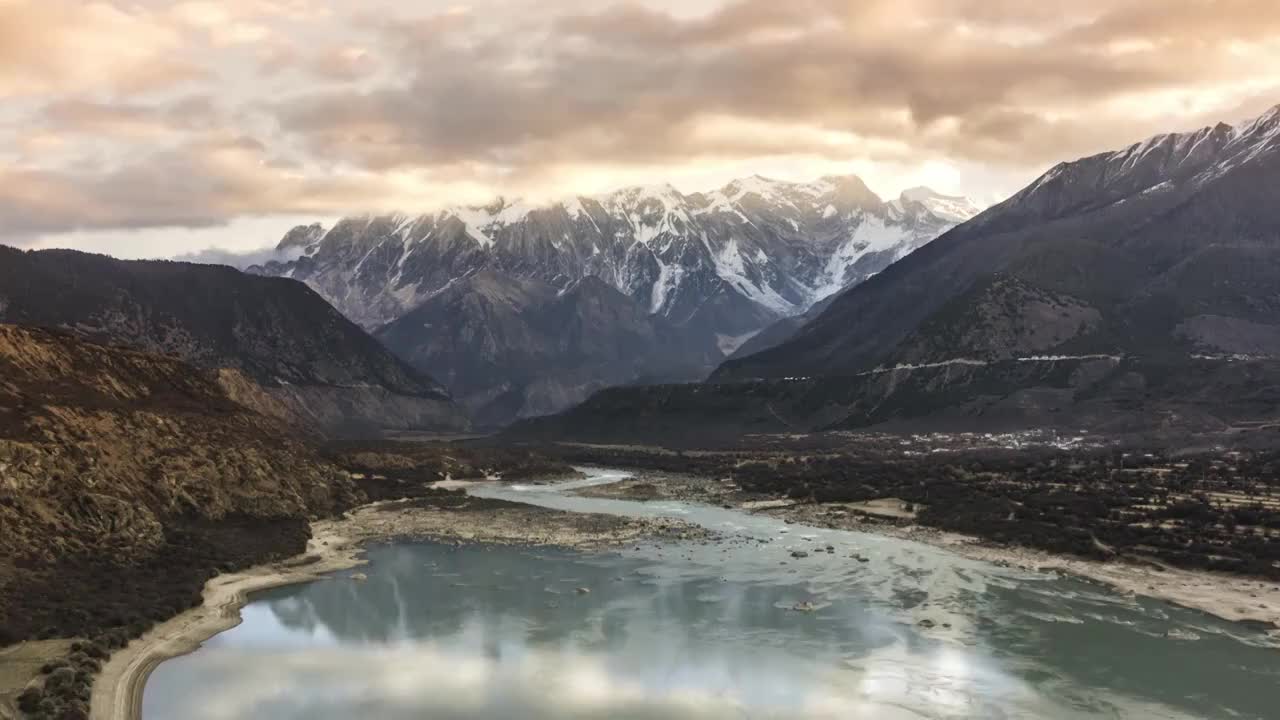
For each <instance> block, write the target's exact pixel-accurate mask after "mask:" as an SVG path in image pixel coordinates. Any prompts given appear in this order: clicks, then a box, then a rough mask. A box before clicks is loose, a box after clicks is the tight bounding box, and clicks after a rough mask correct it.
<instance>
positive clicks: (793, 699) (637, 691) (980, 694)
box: [144, 543, 1280, 720]
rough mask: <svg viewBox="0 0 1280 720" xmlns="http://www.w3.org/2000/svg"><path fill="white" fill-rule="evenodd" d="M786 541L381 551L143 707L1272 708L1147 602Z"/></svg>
mask: <svg viewBox="0 0 1280 720" xmlns="http://www.w3.org/2000/svg"><path fill="white" fill-rule="evenodd" d="M783 550H784V549H783V548H772V547H769V546H765V545H761V546H756V545H754V544H747V543H741V544H737V545H729V546H728V547H717V546H707V547H703V546H690V547H687V548H683V549H681V550H680V551H679V552H674V551H672V550H671V549H666V550H664V551H662V552H664V554H666V555H667V557H663V558H657V557H656V553H658V552H659V551H658V550H653V549H650V550H643V551H639V552H629V553H627V554H625V555H616V554H610V555H583V554H577V553H572V552H565V551H556V550H541V549H539V550H527V549H518V548H490V547H463V548H453V547H448V546H442V545H435V544H424V545H397V546H388V547H379V548H376V549H374V550H372V551H371V552H370V558H371V561H372V563H371V565H370V567H368V568H365V569H363V572H365V573H367V575H368V580H367V581H364V582H359V581H355V580H352V579H350V577H349V575H350V573H345V574H341V575H339V576H338V577H336V578H334V579H331V580H327V581H321V582H316V583H312V584H310V585H305V586H295V587H290V588H282V589H279V590H276V591H271V592H268V593H264V594H262V595H260V596H257V597H256V598H255V601H254V602H253V603H251V604H250V605H249V606H248V607H246V608H245V609H244V623H243V624H242V625H240V626H239V627H237V628H235V629H234V630H232V631H229V632H227V633H224V634H222V635H220V636H218V637H216V638H213V639H212V640H211V641H210V642H209V643H207V645H206V647H205V648H204V649H202V650H201V651H199V652H197V653H195V654H192V655H189V656H186V657H183V658H178V659H175V660H173V661H170V662H166V663H164V664H163V665H161V667H160V668H158V669H157V671H156V673H155V674H154V675H153V677H152V679H151V681H150V682H149V683H148V685H147V688H146V694H145V698H144V718H145V719H146V720H165V719H168V718H194V719H197V720H198V719H200V718H208V719H210V720H214V719H232V718H235V719H242V718H321V719H327V718H335V719H336V718H344V719H345V718H352V717H365V718H389V719H393V720H394V719H398V718H534V719H540V718H635V719H637V720H639V719H644V718H688V719H691V720H692V719H695V718H743V717H750V718H858V717H866V718H899V717H901V718H921V717H927V718H971V717H972V718H1085V717H1090V718H1091V717H1134V718H1183V717H1219V716H1221V717H1227V716H1234V717H1266V713H1268V712H1269V711H1270V710H1271V709H1272V708H1274V707H1276V706H1277V703H1280V690H1278V689H1277V687H1278V686H1280V683H1278V682H1277V679H1278V678H1280V658H1277V653H1276V652H1275V651H1274V650H1271V649H1265V648H1256V647H1250V646H1247V645H1243V644H1241V643H1239V642H1237V641H1235V640H1234V639H1232V638H1230V637H1228V636H1226V635H1224V634H1221V633H1218V634H1213V633H1211V632H1209V631H1207V630H1206V633H1205V637H1204V639H1203V640H1201V641H1199V642H1181V643H1179V642H1174V641H1171V640H1169V639H1166V638H1164V637H1163V633H1164V632H1165V630H1166V628H1167V627H1168V624H1169V621H1168V620H1161V619H1160V618H1159V617H1157V616H1154V615H1153V614H1152V612H1153V611H1156V610H1157V608H1155V607H1150V608H1147V607H1144V606H1143V605H1142V604H1141V603H1137V602H1135V601H1132V600H1126V599H1122V598H1115V597H1113V596H1109V595H1107V594H1105V593H1100V592H1098V591H1096V589H1094V588H1091V587H1089V586H1087V585H1083V584H1079V583H1064V582H1054V583H1040V584H1039V585H1037V584H1034V583H1033V584H1027V583H1020V582H1009V583H1007V584H1001V583H1000V582H999V581H998V579H992V578H983V579H981V580H979V579H978V578H976V577H972V576H970V577H968V578H967V580H966V579H964V578H961V579H959V580H957V579H955V578H950V579H948V580H947V582H946V583H945V584H944V585H945V587H947V588H949V590H948V591H947V592H945V593H944V592H940V591H939V588H938V587H937V583H934V584H929V583H928V582H925V581H926V580H927V578H926V577H925V576H920V577H918V578H916V580H915V585H914V586H908V585H901V584H895V583H899V582H900V580H894V581H893V582H890V581H889V579H887V578H885V577H879V578H875V577H874V575H873V574H872V573H871V571H866V570H859V569H858V568H856V567H851V565H857V563H849V562H848V561H847V560H846V561H844V562H837V558H835V557H834V556H833V557H832V558H831V559H830V560H827V559H824V558H815V560H816V561H818V562H816V563H814V564H811V565H808V566H805V570H804V572H803V573H795V572H791V571H793V570H795V569H796V568H795V566H794V565H786V566H784V565H780V564H779V563H780V562H785V561H784V560H779V559H778V554H779V553H781V552H783ZM826 563H830V565H831V567H828V566H827V565H826ZM841 567H843V568H846V569H845V570H843V571H840V570H838V568H841ZM908 569H911V568H908ZM916 569H917V570H918V569H919V568H918V567H917V568H916ZM932 572H937V571H936V570H934V571H932ZM960 572H966V571H964V570H960ZM968 572H977V571H976V570H972V569H970V570H968ZM867 584H874V585H880V584H884V585H886V587H888V588H889V589H888V590H886V591H884V592H870V591H869V590H868V589H866V588H864V587H863V586H865V585H867ZM911 587H914V588H915V590H916V592H915V594H912V593H909V592H903V591H905V590H908V589H910V588H911ZM922 588H923V589H922ZM583 590H585V591H587V592H583ZM864 590H866V591H864ZM798 603H811V604H812V607H814V608H816V609H815V610H813V611H812V612H805V611H797V610H795V609H793V608H794V607H796V606H797V604H798ZM920 612H928V613H931V614H932V617H934V618H936V621H937V623H938V624H937V626H936V627H935V628H934V629H933V630H931V631H927V632H922V631H921V630H920V629H919V628H917V627H916V625H915V620H914V618H916V617H917V616H918V614H919V613H920ZM1090 614H1092V615H1096V616H1097V617H1090V616H1089V615H1090ZM1195 617H1196V619H1197V621H1201V626H1202V627H1204V628H1211V629H1221V628H1229V627H1230V626H1226V625H1225V624H1215V623H1212V622H1209V621H1204V620H1205V619H1203V618H1201V617H1200V616H1195ZM943 624H946V625H950V626H951V627H950V628H946V627H943ZM1224 632H1225V630H1224Z"/></svg>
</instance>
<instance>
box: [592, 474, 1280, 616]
mask: <svg viewBox="0 0 1280 720" xmlns="http://www.w3.org/2000/svg"><path fill="white" fill-rule="evenodd" d="M577 494H579V495H583V496H586V497H597V498H615V499H624V500H639V501H653V500H681V501H693V502H702V503H707V504H711V505H719V506H722V507H731V508H734V509H738V510H742V511H744V512H751V513H758V514H763V515H769V516H771V517H776V518H779V519H782V520H785V521H786V522H790V523H797V524H802V525H810V526H815V527H824V528H830V529H837V530H852V531H857V532H866V533H873V534H877V535H884V536H888V537H894V538H898V539H903V540H911V541H914V542H919V543H924V544H926V545H931V546H933V547H937V548H940V549H943V550H947V551H948V552H951V553H954V554H956V555H959V556H961V557H965V558H969V559H971V560H978V561H982V562H989V563H993V564H998V565H1006V566H1010V567H1016V568H1020V569H1024V570H1030V571H1035V572H1059V573H1064V574H1069V575H1073V576H1076V577H1079V578H1083V579H1086V580H1090V581H1093V582H1098V583H1102V584H1104V585H1107V586H1109V587H1111V588H1114V589H1115V590H1117V591H1118V592H1121V593H1124V594H1129V595H1143V596H1147V597H1151V598H1154V599H1157V600H1161V601H1164V602H1168V603H1172V604H1175V605H1179V606H1182V607H1186V608H1191V609H1194V610H1199V611H1201V612H1205V613H1208V614H1210V615H1213V616H1215V617H1219V618H1222V619H1224V620H1229V621H1231V622H1241V623H1248V624H1253V625H1257V626H1260V627H1264V628H1268V629H1269V630H1270V632H1271V633H1272V634H1274V635H1277V636H1280V583H1276V582H1270V581H1267V580H1262V579H1253V578H1248V577H1243V576H1239V575H1228V574H1225V573H1215V572H1209V571H1203V570H1184V569H1180V568H1175V567H1171V566H1169V565H1167V564H1164V563H1160V562H1158V561H1153V560H1143V561H1135V560H1129V559H1123V558H1122V559H1116V560H1111V561H1101V560H1090V559H1086V558H1076V557H1070V556H1066V555H1057V554H1053V553H1048V552H1043V551H1040V550H1035V549H1032V548H1025V547H1019V546H1011V545H1000V544H995V543H992V542H989V541H986V540H983V539H981V538H978V537H974V536H970V535H963V534H960V533H954V532H947V531H944V530H937V529H934V528H928V527H923V526H921V525H916V524H913V523H912V520H913V518H914V515H915V513H914V511H912V510H909V509H907V504H906V503H901V502H899V501H893V500H892V499H886V500H883V501H872V502H857V503H853V502H850V503H814V502H810V501H796V500H788V499H781V498H776V497H771V496H767V495H761V494H758V493H751V492H748V491H745V490H743V489H742V488H741V487H740V486H738V485H737V484H736V483H734V482H733V481H731V480H727V479H718V480H717V479H710V478H704V477H698V476H694V475H684V474H676V473H660V472H651V471H650V472H646V471H637V473H636V475H635V477H633V478H629V479H627V480H623V481H621V482H618V483H614V484H610V485H598V486H593V487H589V488H584V489H582V490H579V491H577Z"/></svg>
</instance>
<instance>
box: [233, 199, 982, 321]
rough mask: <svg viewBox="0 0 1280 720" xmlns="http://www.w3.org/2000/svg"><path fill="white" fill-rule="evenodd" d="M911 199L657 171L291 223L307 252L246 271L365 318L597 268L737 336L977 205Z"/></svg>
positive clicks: (868, 271) (559, 281)
mask: <svg viewBox="0 0 1280 720" xmlns="http://www.w3.org/2000/svg"><path fill="white" fill-rule="evenodd" d="M911 196H912V197H913V198H915V197H918V198H919V200H913V201H912V202H913V204H912V206H911V207H910V208H908V209H907V210H906V211H904V209H903V208H902V203H901V202H899V201H894V202H891V203H886V202H884V201H882V200H880V198H879V197H877V196H876V195H875V194H874V193H873V192H871V190H870V189H868V188H867V186H866V184H865V183H863V181H862V180H861V179H860V178H858V177H857V176H854V175H847V176H836V177H826V178H822V179H820V180H817V181H813V182H808V183H797V182H789V181H784V180H776V179H771V178H766V177H762V176H759V175H753V176H751V177H746V178H740V179H737V180H734V181H733V182H730V183H728V184H727V185H725V186H724V187H723V188H722V189H720V190H715V191H711V192H707V193H693V194H689V195H686V194H683V193H681V192H680V191H679V190H677V189H676V188H675V187H672V186H671V185H670V184H666V183H663V184H657V185H646V186H637V187H629V188H624V189H621V190H617V191H615V192H612V193H608V194H605V195H600V196H596V197H575V198H568V199H565V200H563V201H561V202H557V203H552V204H546V205H536V204H530V203H528V202H526V201H522V200H513V199H506V198H499V199H497V200H495V201H494V202H492V203H489V204H486V205H467V206H453V207H448V208H445V209H442V210H439V211H436V212H433V213H429V214H423V215H418V216H412V215H404V214H395V215H386V216H380V217H379V216H374V217H368V218H358V219H356V218H353V219H348V220H343V221H340V222H339V223H338V224H337V225H336V226H335V227H334V228H333V229H332V230H329V231H327V232H326V231H325V230H324V229H323V228H320V227H319V226H306V227H302V228H298V229H295V230H294V231H291V232H290V233H289V235H287V236H286V238H285V240H284V241H282V245H283V246H287V247H289V248H298V249H300V250H301V252H297V253H293V254H291V257H298V256H299V255H301V256H303V257H302V258H301V259H300V260H297V261H292V262H277V263H270V264H268V265H266V266H263V267H260V268H257V269H256V270H255V271H257V272H262V273H266V274H275V275H288V276H290V277H293V278H295V279H298V280H302V281H304V282H307V283H308V284H310V285H311V286H312V287H313V288H315V289H316V290H317V291H318V292H320V294H321V295H323V296H324V297H325V298H327V299H329V300H330V301H331V302H332V303H333V304H334V305H335V306H337V307H338V309H340V310H341V311H342V312H344V313H345V314H346V315H347V316H348V317H350V318H352V319H353V320H355V321H356V322H358V323H360V324H362V325H365V326H366V327H378V326H381V325H382V324H385V323H387V322H390V321H393V320H395V319H397V318H399V317H401V316H403V315H404V314H405V313H406V312H409V311H411V310H413V309H414V308H416V307H418V306H420V305H421V304H422V303H424V302H426V301H428V300H429V299H431V298H432V297H434V296H435V295H436V294H438V293H440V292H442V291H443V290H444V289H446V288H448V287H449V286H450V285H451V284H452V283H454V282H455V281H457V280H458V279H460V278H464V277H467V276H469V275H471V274H473V273H475V272H477V271H479V270H482V269H485V268H491V269H492V268H496V269H499V270H501V271H502V272H504V273H507V274H510V275H512V276H514V277H519V278H525V279H529V280H536V281H538V282H542V283H546V284H548V285H550V286H552V287H554V288H556V289H558V290H562V289H564V288H567V287H569V286H571V285H572V284H573V283H576V282H578V281H580V280H582V279H583V278H584V277H596V278H599V279H600V280H602V281H603V282H605V283H607V284H609V285H611V286H612V287H614V288H616V289H617V290H618V291H620V292H622V293H623V294H624V295H627V296H628V297H630V298H632V299H633V300H634V301H635V302H636V303H637V304H638V305H639V306H640V307H641V308H643V309H644V310H645V311H647V312H649V313H651V314H655V315H661V316H663V317H664V318H666V319H668V320H670V321H672V322H675V323H676V324H677V325H687V324H690V323H694V324H698V325H700V326H701V325H705V326H706V327H708V328H711V329H712V330H714V332H715V333H718V334H723V335H726V336H734V337H737V336H742V335H743V334H744V333H749V332H752V331H754V330H758V329H760V328H761V327H762V326H764V325H765V324H768V323H770V322H772V321H774V320H776V319H778V318H780V317H784V316H790V315H796V314H800V313H803V312H805V311H807V310H808V309H809V308H810V307H811V306H812V305H813V303H815V302H817V301H819V300H821V299H822V298H824V297H826V296H829V295H830V294H832V293H836V292H839V291H841V290H843V289H845V288H847V287H849V286H851V285H854V284H857V283H859V282H861V281H863V280H865V279H866V278H868V277H870V276H871V275H874V274H876V273H878V272H879V271H881V270H883V269H884V268H885V267H886V266H888V265H889V264H890V263H892V262H894V261H896V260H898V259H899V258H901V257H903V256H905V255H906V254H907V253H909V252H911V251H913V250H914V249H916V248H918V247H920V246H922V245H924V244H925V243H927V242H929V241H931V240H932V239H933V238H935V237H937V236H938V235H939V234H941V233H942V232H944V231H946V230H947V229H949V228H950V227H951V226H953V225H955V224H956V223H957V222H960V221H961V220H963V219H966V218H967V217H969V216H970V215H972V213H973V212H976V209H975V208H973V206H972V203H970V202H969V201H967V200H965V199H964V198H953V197H948V196H945V195H941V194H939V193H934V192H932V191H928V192H925V191H912V193H911Z"/></svg>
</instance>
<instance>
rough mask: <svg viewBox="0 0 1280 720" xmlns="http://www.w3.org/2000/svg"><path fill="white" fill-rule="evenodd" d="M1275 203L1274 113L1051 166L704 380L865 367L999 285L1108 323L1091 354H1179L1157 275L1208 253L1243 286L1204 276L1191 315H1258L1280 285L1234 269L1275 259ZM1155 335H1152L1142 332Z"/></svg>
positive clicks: (1278, 231)
mask: <svg viewBox="0 0 1280 720" xmlns="http://www.w3.org/2000/svg"><path fill="white" fill-rule="evenodd" d="M1278 191H1280V108H1278V109H1276V110H1273V111H1271V112H1270V113H1268V114H1267V115H1264V116H1262V117H1261V118H1259V119H1257V120H1256V121H1254V122H1252V123H1248V124H1246V125H1244V126H1242V127H1241V128H1239V129H1231V128H1228V127H1226V126H1221V125H1220V126H1218V127H1215V128H1206V129H1204V130H1201V131H1198V132H1195V133H1188V134H1182V135H1176V134H1175V135H1165V136H1160V137H1157V138H1153V139H1151V140H1148V141H1146V142H1144V143H1139V144H1137V145H1134V146H1132V147H1130V148H1127V149H1125V150H1121V151H1119V152H1115V153H1104V154H1100V155H1096V156H1093V157H1089V158H1085V159H1083V160H1079V161H1076V162H1074V163H1064V164H1060V165H1058V166H1056V167H1054V168H1053V169H1051V170H1050V171H1049V172H1048V173H1046V174H1045V175H1044V176H1042V177H1041V178H1040V179H1038V180H1037V181H1036V182H1034V183H1033V184H1032V185H1030V186H1028V187H1027V188H1026V189H1024V190H1022V191H1021V192H1019V193H1018V194H1016V195H1014V196H1013V197H1011V198H1010V199H1008V200H1007V201H1005V202H1003V203H1001V204H1000V205H997V206H995V207H993V208H991V209H990V210H988V211H986V212H984V213H982V214H981V215H979V216H978V217H976V218H974V219H973V220H971V221H969V222H967V223H964V224H962V225H960V226H958V227H956V228H955V229H953V230H951V231H950V232H948V233H946V234H944V235H943V236H942V237H940V238H938V239H937V240H935V241H934V242H933V243H930V244H929V245H927V246H925V247H924V248H921V249H920V250H918V251H917V252H915V253H913V254H912V255H910V256H908V257H907V258H905V259H903V260H902V261H901V262H898V263H896V264H894V265H892V266H890V267H888V268H887V269H886V270H885V271H884V272H882V273H880V274H879V275H877V276H875V277H873V278H871V279H870V280H868V281H867V282H865V283H863V284H862V285H860V286H858V287H856V288H853V289H851V290H850V291H848V292H846V293H845V294H843V295H842V296H840V297H839V298H837V299H836V300H835V301H834V302H833V303H832V304H831V306H830V307H829V308H828V309H827V310H826V311H825V312H823V313H822V314H821V315H820V316H819V317H817V318H816V319H815V320H814V321H813V322H811V323H809V324H808V325H806V326H805V327H804V328H802V329H801V330H800V331H799V332H797V333H796V334H795V335H794V336H793V337H792V339H791V340H790V341H788V342H786V343H784V344H782V345H780V346H777V347H774V348H772V349H769V350H766V351H764V352H762V353H759V354H757V355H755V356H751V357H747V358H741V359H738V360H731V361H730V362H727V363H726V364H725V365H724V366H723V367H722V368H721V369H720V370H719V371H718V372H717V373H716V375H715V379H717V380H733V379H742V378H753V377H783V376H795V375H840V374H849V373H854V372H857V371H859V370H863V369H867V368H870V367H873V366H875V365H876V364H878V363H880V362H883V361H885V360H887V359H889V358H890V357H891V355H892V354H893V351H894V348H895V346H897V345H898V343H900V342H901V341H902V340H903V339H905V338H906V337H907V336H908V335H909V334H911V333H912V332H913V331H916V330H917V329H919V328H920V327H921V325H922V323H924V322H925V321H926V319H928V318H930V316H932V315H934V313H936V312H938V311H940V310H941V309H942V308H943V307H944V306H945V305H946V304H947V303H948V302H950V301H952V300H954V299H955V298H957V297H959V296H960V295H961V294H963V293H965V292H966V291H968V290H970V289H971V288H973V287H974V286H975V285H976V284H978V283H980V282H983V281H984V279H985V278H989V277H990V276H991V275H992V274H993V273H997V272H1003V273H1007V274H1010V275H1013V276H1015V277H1018V278H1019V279H1021V280H1023V281H1025V282H1026V283H1029V284H1030V285H1033V286H1037V287H1041V288H1044V289H1046V290H1052V291H1053V292H1057V293H1062V294H1066V295H1070V296H1072V297H1074V298H1075V299H1076V301H1078V302H1080V303H1083V304H1084V305H1085V306H1088V307H1091V308H1093V309H1094V310H1096V311H1097V312H1099V313H1100V314H1102V315H1103V316H1105V318H1104V322H1101V323H1100V324H1099V327H1100V328H1101V329H1105V331H1106V332H1105V333H1104V334H1105V336H1106V337H1105V340H1103V339H1102V337H1101V336H1100V337H1099V342H1100V345H1098V347H1097V349H1100V350H1103V349H1109V350H1111V351H1116V352H1126V353H1135V354H1149V353H1152V352H1166V351H1167V352H1174V351H1183V350H1186V349H1187V347H1186V345H1185V343H1183V342H1182V341H1181V339H1180V336H1178V335H1177V334H1176V333H1173V332H1172V328H1173V327H1176V326H1177V325H1178V324H1179V323H1181V322H1183V321H1185V320H1188V319H1190V317H1189V316H1187V315H1186V311H1185V308H1183V309H1178V310H1176V312H1175V310H1174V309H1172V308H1170V307H1169V305H1168V303H1167V301H1168V299H1169V298H1168V293H1167V292H1166V293H1164V298H1163V300H1164V301H1163V302H1161V303H1160V305H1159V306H1157V305H1156V304H1155V303H1154V302H1153V298H1155V297H1156V295H1157V294H1158V292H1157V289H1158V288H1161V287H1164V288H1177V284H1176V283H1173V281H1172V279H1171V277H1169V276H1168V274H1169V273H1174V272H1184V271H1185V268H1186V267H1188V263H1191V259H1192V258H1194V257H1196V256H1197V255H1198V254H1199V253H1202V252H1211V253H1212V254H1213V255H1212V256H1213V257H1214V258H1215V262H1216V263H1218V269H1219V270H1220V271H1229V272H1235V271H1234V270H1230V268H1231V267H1235V268H1236V269H1237V270H1239V272H1241V273H1242V274H1241V275H1239V276H1234V275H1230V274H1229V275H1225V276H1224V275H1218V276H1215V277H1217V279H1216V280H1213V279H1211V278H1209V277H1208V276H1205V275H1203V274H1202V276H1201V277H1202V280H1203V282H1207V283H1210V284H1211V285H1215V284H1216V287H1217V288H1218V289H1217V291H1216V292H1217V297H1216V299H1215V300H1214V302H1211V303H1206V302H1204V301H1203V299H1202V301H1201V302H1199V304H1198V305H1197V306H1196V310H1197V312H1198V313H1199V314H1223V315H1226V316H1231V313H1232V312H1235V311H1236V310H1233V308H1237V309H1238V306H1239V305H1240V304H1241V303H1246V304H1248V303H1257V302H1263V303H1264V304H1265V303H1266V302H1267V301H1266V300H1259V298H1267V297H1270V296H1272V295H1273V294H1274V293H1275V291H1276V289H1277V287H1276V286H1277V283H1280V278H1278V277H1276V276H1274V275H1268V274H1265V273H1264V274H1261V275H1260V274H1259V273H1257V272H1255V271H1253V270H1250V269H1248V268H1247V267H1246V266H1247V265H1248V263H1249V261H1248V260H1245V258H1254V259H1257V258H1258V257H1259V254H1262V255H1266V254H1269V253H1271V252H1274V251H1276V250H1277V249H1280V206H1278V205H1277V204H1276V203H1275V202H1274V198H1275V197H1277V192H1278ZM1231 257H1236V258H1238V260H1230V259H1228V258H1231ZM1177 268H1184V270H1181V271H1180V270H1177ZM1250 278H1252V279H1250ZM1180 292H1181V290H1180V289H1178V290H1176V292H1175V295H1177V294H1178V293H1180ZM1153 293H1155V294H1153ZM1174 299H1175V300H1176V299H1177V298H1174ZM1174 307H1175V308H1182V303H1181V302H1176V303H1175V304H1174ZM1161 315H1163V317H1161ZM935 322H936V320H935ZM1152 322H1158V324H1159V327H1160V330H1161V332H1153V331H1152V328H1151V323H1152ZM1104 326H1105V327H1104ZM1073 339H1074V336H1073ZM1149 343H1154V345H1151V344H1149ZM962 349H963V348H944V347H937V348H935V352H936V353H946V352H950V351H960V350H962ZM1045 349H1046V350H1049V349H1052V348H1045ZM933 359H946V358H944V357H941V356H939V355H936V354H935V356H934V358H933Z"/></svg>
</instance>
